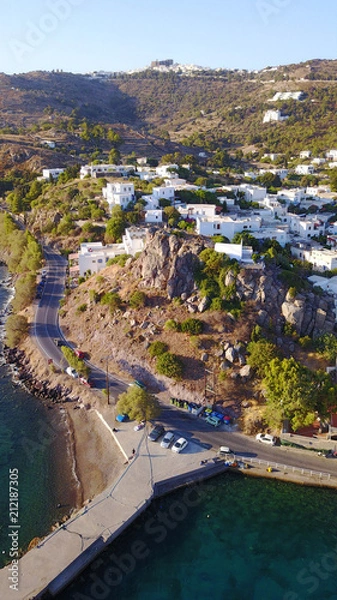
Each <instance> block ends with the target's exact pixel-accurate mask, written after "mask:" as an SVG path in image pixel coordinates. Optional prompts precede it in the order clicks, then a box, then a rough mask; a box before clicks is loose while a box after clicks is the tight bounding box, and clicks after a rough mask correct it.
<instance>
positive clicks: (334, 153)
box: [325, 149, 337, 161]
mask: <svg viewBox="0 0 337 600" xmlns="http://www.w3.org/2000/svg"><path fill="white" fill-rule="evenodd" d="M325 156H326V158H327V159H328V160H334V161H337V150H335V149H333V150H329V152H327V153H326V155H325Z"/></svg>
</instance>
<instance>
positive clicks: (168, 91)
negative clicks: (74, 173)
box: [0, 60, 337, 175]
mask: <svg viewBox="0 0 337 600" xmlns="http://www.w3.org/2000/svg"><path fill="white" fill-rule="evenodd" d="M336 82H337V61H323V60H312V61H308V62H306V63H302V64H300V65H288V66H282V67H277V68H268V69H264V70H263V71H260V72H247V71H225V70H223V71H209V72H202V73H198V74H194V76H189V77H187V76H183V75H180V74H174V73H167V74H163V73H158V72H154V71H151V70H147V71H143V72H140V73H136V74H133V75H127V74H115V75H114V76H113V77H112V78H111V79H108V80H99V79H95V78H90V77H88V76H84V75H75V74H71V73H58V72H57V73H54V72H52V73H48V72H33V73H28V74H22V75H12V76H9V75H5V74H0V175H1V174H3V173H4V172H6V171H8V170H9V169H11V168H13V167H18V166H20V167H25V168H28V169H39V168H42V166H49V167H55V166H59V165H60V164H65V163H66V164H74V163H75V162H83V161H85V160H90V159H91V156H92V154H93V153H94V152H96V153H97V154H96V156H97V155H98V156H99V155H102V156H104V153H106V154H107V153H108V152H109V150H110V149H111V147H112V144H111V143H110V142H109V140H108V139H107V137H106V135H104V133H100V132H97V131H96V132H92V131H91V132H89V135H88V136H87V137H86V136H83V127H84V126H83V123H84V121H85V122H86V123H87V124H89V125H91V126H95V125H97V124H99V125H102V126H104V127H105V128H113V130H114V131H115V132H117V133H118V135H120V137H121V139H122V143H121V145H120V146H119V150H120V152H121V153H122V156H127V155H129V154H131V153H132V152H135V154H136V155H137V156H143V155H146V156H151V157H160V156H162V155H163V154H165V153H170V152H174V151H176V150H182V151H184V152H185V153H191V152H192V153H194V154H197V152H198V151H199V150H200V149H202V150H205V149H206V150H208V151H209V152H212V151H213V150H215V149H216V148H218V147H220V148H225V149H228V150H229V151H233V150H237V149H241V148H243V149H244V148H246V147H247V146H249V145H252V144H253V146H255V147H256V148H257V149H258V148H263V149H265V150H266V151H270V152H271V151H279V152H285V153H287V154H289V153H291V152H297V151H299V150H301V149H303V148H308V149H311V150H313V151H314V152H315V153H320V152H323V151H324V150H326V149H329V148H330V147H333V146H335V145H337V129H336V116H335V115H336V106H337V87H336ZM278 91H302V92H303V93H304V98H303V100H301V101H294V100H282V101H277V102H270V100H271V98H272V97H273V96H274V94H275V93H276V92H278ZM270 108H277V109H280V110H282V111H283V114H286V115H288V116H289V119H288V120H287V121H284V122H283V123H278V124H272V125H271V124H264V125H263V124H262V120H263V115H264V113H265V111H266V110H268V109H270ZM46 138H47V139H50V140H53V141H55V142H56V148H55V150H49V149H46V148H43V147H42V146H41V141H42V140H43V139H46Z"/></svg>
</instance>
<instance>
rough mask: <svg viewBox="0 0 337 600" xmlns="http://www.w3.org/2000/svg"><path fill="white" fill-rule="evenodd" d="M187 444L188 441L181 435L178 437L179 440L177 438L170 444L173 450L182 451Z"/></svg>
mask: <svg viewBox="0 0 337 600" xmlns="http://www.w3.org/2000/svg"><path fill="white" fill-rule="evenodd" d="M187 444H188V441H187V440H185V438H183V437H181V438H179V440H177V441H176V442H175V443H174V444H173V446H172V451H173V452H182V450H184V449H185V448H186V446H187Z"/></svg>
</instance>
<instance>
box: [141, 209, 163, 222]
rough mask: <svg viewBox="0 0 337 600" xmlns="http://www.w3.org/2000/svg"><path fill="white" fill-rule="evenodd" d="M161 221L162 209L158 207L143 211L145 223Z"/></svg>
mask: <svg viewBox="0 0 337 600" xmlns="http://www.w3.org/2000/svg"><path fill="white" fill-rule="evenodd" d="M162 222H163V211H162V210H161V209H160V210H159V209H157V210H147V211H146V212H145V223H162Z"/></svg>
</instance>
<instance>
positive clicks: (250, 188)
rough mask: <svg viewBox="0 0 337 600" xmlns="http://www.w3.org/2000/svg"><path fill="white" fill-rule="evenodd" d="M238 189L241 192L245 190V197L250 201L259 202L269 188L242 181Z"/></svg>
mask: <svg viewBox="0 0 337 600" xmlns="http://www.w3.org/2000/svg"><path fill="white" fill-rule="evenodd" d="M238 189H239V191H240V192H244V194H245V199H246V200H247V201H248V202H259V200H263V198H265V197H266V195H267V188H265V187H260V186H258V185H251V184H249V183H242V184H241V185H240V186H239V188H238Z"/></svg>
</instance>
